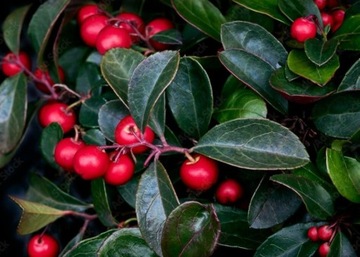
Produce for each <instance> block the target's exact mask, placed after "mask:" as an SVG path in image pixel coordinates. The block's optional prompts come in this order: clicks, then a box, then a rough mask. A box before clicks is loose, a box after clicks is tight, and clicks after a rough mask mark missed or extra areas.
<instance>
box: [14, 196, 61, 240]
mask: <svg viewBox="0 0 360 257" xmlns="http://www.w3.org/2000/svg"><path fill="white" fill-rule="evenodd" d="M10 198H11V199H12V200H13V201H14V202H15V203H16V204H18V205H19V206H20V207H21V209H22V215H21V218H20V222H19V225H18V228H17V232H18V233H19V234H20V235H26V234H30V233H33V232H35V231H37V230H39V229H41V228H43V227H45V226H46V225H48V224H50V223H52V222H54V221H55V220H57V219H58V218H61V217H62V216H64V215H66V214H67V212H66V211H63V210H57V209H54V208H51V207H49V206H46V205H43V204H40V203H35V202H30V201H26V200H22V199H20V198H17V197H13V196H11V197H10Z"/></svg>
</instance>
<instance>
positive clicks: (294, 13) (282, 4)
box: [278, 0, 322, 26]
mask: <svg viewBox="0 0 360 257" xmlns="http://www.w3.org/2000/svg"><path fill="white" fill-rule="evenodd" d="M278 8H279V9H280V11H281V12H282V13H283V14H284V15H285V16H287V17H288V18H289V19H290V20H291V21H293V20H295V19H296V18H299V17H306V16H309V15H315V16H316V17H317V22H319V24H320V26H322V19H321V15H320V11H319V8H318V7H317V6H316V5H315V3H314V1H313V0H292V1H287V0H279V1H278Z"/></svg>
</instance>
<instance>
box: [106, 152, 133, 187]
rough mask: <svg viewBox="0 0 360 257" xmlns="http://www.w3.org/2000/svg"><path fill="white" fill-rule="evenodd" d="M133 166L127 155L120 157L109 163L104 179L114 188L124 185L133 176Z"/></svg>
mask: <svg viewBox="0 0 360 257" xmlns="http://www.w3.org/2000/svg"><path fill="white" fill-rule="evenodd" d="M134 172H135V164H134V161H133V160H132V159H131V157H129V156H128V155H121V156H120V157H119V158H118V159H117V160H116V161H115V162H111V163H110V165H109V168H108V169H107V171H106V173H105V175H104V179H105V181H106V182H107V183H108V184H110V185H114V186H120V185H124V184H126V183H127V182H128V181H129V180H130V179H131V178H132V177H133V175H134Z"/></svg>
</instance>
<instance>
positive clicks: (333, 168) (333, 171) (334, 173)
mask: <svg viewBox="0 0 360 257" xmlns="http://www.w3.org/2000/svg"><path fill="white" fill-rule="evenodd" d="M326 167H327V171H328V173H329V175H330V178H331V180H332V182H333V184H334V185H335V187H336V188H337V190H338V191H339V193H340V194H341V195H342V196H343V197H345V198H346V199H348V200H349V201H351V202H354V203H360V186H359V184H356V183H358V182H359V180H360V177H359V174H358V173H359V167H360V164H359V162H358V161H357V160H355V159H352V158H349V157H345V156H344V155H343V154H342V152H340V151H337V150H333V149H330V148H328V149H326Z"/></svg>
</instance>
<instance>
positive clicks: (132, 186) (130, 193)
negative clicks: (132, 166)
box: [116, 176, 140, 209]
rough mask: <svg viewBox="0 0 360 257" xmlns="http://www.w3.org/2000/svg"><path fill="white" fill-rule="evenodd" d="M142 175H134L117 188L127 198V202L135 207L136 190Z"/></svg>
mask: <svg viewBox="0 0 360 257" xmlns="http://www.w3.org/2000/svg"><path fill="white" fill-rule="evenodd" d="M139 181H140V176H134V177H133V178H132V179H131V180H130V181H129V182H127V183H126V184H125V185H122V186H118V187H117V188H116V189H117V191H118V192H119V194H120V195H121V197H122V198H123V199H124V200H125V202H126V203H127V204H128V205H130V206H131V207H132V208H134V209H135V207H136V191H137V188H138V185H139Z"/></svg>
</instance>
